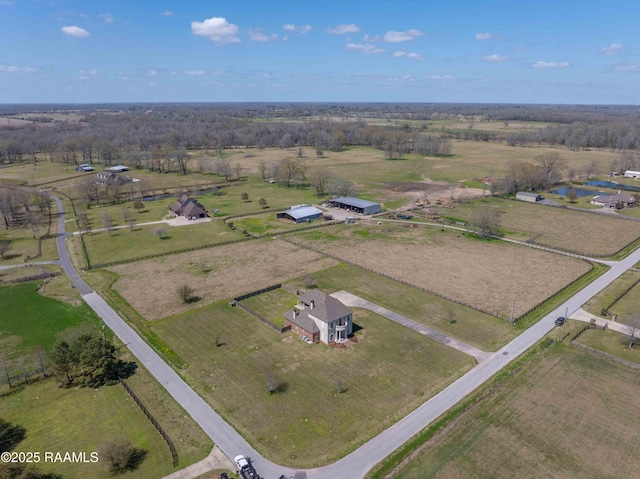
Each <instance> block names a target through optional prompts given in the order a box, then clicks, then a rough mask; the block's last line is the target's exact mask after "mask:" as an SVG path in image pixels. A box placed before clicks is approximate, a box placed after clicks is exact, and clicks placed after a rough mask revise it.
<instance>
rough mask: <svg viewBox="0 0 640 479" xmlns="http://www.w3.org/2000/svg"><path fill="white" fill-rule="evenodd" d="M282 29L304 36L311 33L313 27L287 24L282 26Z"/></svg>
mask: <svg viewBox="0 0 640 479" xmlns="http://www.w3.org/2000/svg"><path fill="white" fill-rule="evenodd" d="M282 28H283V29H284V30H287V31H288V32H296V33H299V34H300V35H304V34H306V33H309V32H310V31H311V25H294V24H292V23H285V24H284V25H282Z"/></svg>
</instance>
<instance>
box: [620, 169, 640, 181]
mask: <svg viewBox="0 0 640 479" xmlns="http://www.w3.org/2000/svg"><path fill="white" fill-rule="evenodd" d="M624 177H625V178H633V179H635V180H640V171H633V170H627V171H625V172H624Z"/></svg>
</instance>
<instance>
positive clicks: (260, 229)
mask: <svg viewBox="0 0 640 479" xmlns="http://www.w3.org/2000/svg"><path fill="white" fill-rule="evenodd" d="M318 223H320V224H322V223H323V220H321V219H318V220H315V221H314V222H313V224H318ZM233 224H234V225H237V226H239V227H240V228H243V229H245V230H247V231H248V232H249V233H253V234H259V235H266V234H268V235H272V234H276V233H279V232H283V231H293V230H295V229H297V228H301V227H307V226H309V223H293V222H292V221H286V220H283V219H278V218H276V214H275V212H274V213H273V214H267V215H260V216H246V217H244V218H238V219H237V220H234V222H233Z"/></svg>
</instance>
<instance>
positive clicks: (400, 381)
mask: <svg viewBox="0 0 640 479" xmlns="http://www.w3.org/2000/svg"><path fill="white" fill-rule="evenodd" d="M354 323H355V324H356V325H357V327H358V328H359V330H358V331H357V333H356V335H357V337H358V340H359V342H358V344H355V345H353V346H350V347H348V348H346V349H344V348H332V347H327V346H324V345H320V344H316V345H308V344H306V343H304V342H303V341H301V340H300V339H299V338H298V337H297V335H295V334H293V333H285V334H279V333H277V332H275V331H274V330H273V329H271V328H269V327H268V326H266V325H264V324H262V323H260V322H259V321H258V320H256V319H255V318H253V317H252V316H250V315H248V314H246V313H245V312H243V311H241V310H240V309H239V308H232V307H230V306H229V305H228V304H227V303H226V302H224V303H219V304H216V305H214V306H211V307H208V308H204V309H200V310H198V311H194V312H192V313H187V314H184V315H180V316H176V317H173V318H169V319H166V320H162V321H159V322H156V323H154V324H153V325H152V328H153V330H154V332H155V333H156V334H157V335H158V336H160V337H161V338H162V339H163V340H164V341H165V342H166V343H167V344H169V346H170V347H171V348H172V349H173V350H175V351H176V353H177V354H179V355H180V356H182V357H183V358H185V359H186V361H187V362H188V363H189V367H188V368H187V369H183V370H181V374H182V375H183V376H184V377H185V378H186V380H187V381H188V382H189V383H190V384H191V385H192V386H194V387H195V388H196V390H197V391H198V392H199V393H200V394H202V395H203V397H204V398H205V399H206V400H207V401H208V402H209V404H211V405H212V406H213V407H214V408H215V409H216V410H217V411H218V412H219V413H220V414H222V415H223V416H224V417H225V419H226V420H227V421H228V422H229V423H230V424H231V425H232V426H233V427H235V428H236V429H238V430H239V431H241V433H242V434H243V436H244V437H246V438H247V439H248V440H249V442H251V443H252V444H253V445H254V446H255V447H257V448H258V449H259V450H260V451H261V452H262V453H263V454H265V455H267V456H268V457H269V458H270V459H271V460H273V461H275V462H277V463H281V464H289V465H291V466H298V467H302V466H305V467H313V466H318V465H321V464H327V463H330V462H333V461H335V460H336V459H338V458H340V457H343V456H344V455H345V454H346V453H348V452H349V451H351V450H353V449H354V448H356V447H358V446H359V445H361V444H362V443H363V442H364V441H366V440H367V439H370V438H371V437H373V436H375V435H376V434H377V433H379V432H380V431H382V430H383V429H385V428H387V427H389V426H390V425H392V424H393V423H395V422H396V421H397V420H398V419H399V418H400V417H402V416H404V415H406V414H407V413H408V412H409V411H411V410H413V409H414V408H416V407H417V406H418V405H419V404H421V403H422V402H424V401H425V400H426V399H427V398H428V397H430V396H432V395H433V394H434V393H435V392H437V391H439V390H441V389H442V388H443V387H445V386H446V385H447V384H449V383H450V382H451V381H453V380H454V379H456V378H458V377H459V376H460V375H461V374H463V372H465V371H467V370H468V369H469V368H470V367H471V365H472V361H471V360H470V358H469V357H468V356H466V355H463V354H462V353H459V352H458V351H455V350H453V349H451V348H447V347H446V346H443V345H441V344H439V343H436V342H434V341H431V340H429V339H428V338H425V337H424V336H422V335H420V334H418V333H415V332H413V331H411V330H409V329H407V328H403V327H401V326H399V325H397V324H395V323H393V322H391V321H388V320H386V319H383V318H381V317H379V316H377V315H375V314H372V313H370V312H368V311H362V310H355V311H354ZM216 338H219V339H220V341H221V343H223V344H222V345H221V346H219V347H216V346H215V339H216ZM269 371H272V372H274V373H275V374H276V376H277V378H278V379H279V381H280V382H281V384H282V385H283V386H282V391H281V392H277V393H273V394H271V395H270V394H268V393H267V389H266V375H267V373H268V372H269ZM338 380H339V381H340V383H341V384H337V381H338ZM338 386H340V387H341V388H343V389H346V391H344V392H342V393H339V392H338V389H339V387H338Z"/></svg>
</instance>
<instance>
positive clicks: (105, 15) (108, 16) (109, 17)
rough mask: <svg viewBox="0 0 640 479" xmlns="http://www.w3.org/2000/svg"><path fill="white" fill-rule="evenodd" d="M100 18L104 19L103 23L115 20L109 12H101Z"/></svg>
mask: <svg viewBox="0 0 640 479" xmlns="http://www.w3.org/2000/svg"><path fill="white" fill-rule="evenodd" d="M100 18H102V19H103V20H104V23H111V22H113V20H115V19H114V18H113V15H111V14H110V13H101V14H100Z"/></svg>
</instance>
